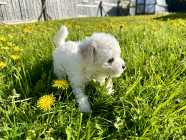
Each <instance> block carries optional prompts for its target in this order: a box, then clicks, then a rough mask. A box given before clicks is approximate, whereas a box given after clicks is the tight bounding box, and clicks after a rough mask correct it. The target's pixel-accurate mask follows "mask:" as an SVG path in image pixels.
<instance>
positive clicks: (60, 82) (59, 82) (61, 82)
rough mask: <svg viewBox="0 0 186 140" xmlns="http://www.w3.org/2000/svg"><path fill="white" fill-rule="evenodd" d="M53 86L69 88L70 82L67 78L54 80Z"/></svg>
mask: <svg viewBox="0 0 186 140" xmlns="http://www.w3.org/2000/svg"><path fill="white" fill-rule="evenodd" d="M52 86H53V87H57V88H58V89H67V88H68V87H69V83H68V82H67V81H66V80H54V81H53V85H52Z"/></svg>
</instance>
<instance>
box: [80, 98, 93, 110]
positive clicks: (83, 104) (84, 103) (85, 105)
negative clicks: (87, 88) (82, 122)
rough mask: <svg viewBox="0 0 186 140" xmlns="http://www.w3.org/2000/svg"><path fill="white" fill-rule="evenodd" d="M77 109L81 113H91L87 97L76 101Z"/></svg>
mask: <svg viewBox="0 0 186 140" xmlns="http://www.w3.org/2000/svg"><path fill="white" fill-rule="evenodd" d="M78 103H79V109H80V111H81V112H92V110H91V107H90V103H89V102H88V97H82V98H80V99H78Z"/></svg>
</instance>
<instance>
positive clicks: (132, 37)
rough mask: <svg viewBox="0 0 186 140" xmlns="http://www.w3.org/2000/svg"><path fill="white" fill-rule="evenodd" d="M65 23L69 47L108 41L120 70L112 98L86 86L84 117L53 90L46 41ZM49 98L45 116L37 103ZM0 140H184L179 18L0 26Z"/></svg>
mask: <svg viewBox="0 0 186 140" xmlns="http://www.w3.org/2000/svg"><path fill="white" fill-rule="evenodd" d="M61 24H65V25H66V26H67V27H68V28H69V31H70V35H69V37H68V39H69V40H81V39H83V38H84V37H85V36H88V35H90V34H91V33H92V32H95V31H97V32H98V31H99V32H100V31H101V32H108V33H111V34H113V35H114V36H115V37H116V38H117V39H118V40H119V43H120V46H121V49H122V57H123V58H124V60H125V61H126V64H127V70H126V71H125V73H123V75H122V76H121V77H120V78H117V79H114V89H115V92H114V94H113V95H112V96H109V95H107V94H106V90H105V87H104V86H100V85H99V84H96V83H95V82H94V81H92V82H90V83H89V84H88V85H87V87H86V94H87V95H89V97H90V102H91V106H92V110H93V112H92V114H82V113H81V112H80V111H79V109H78V107H77V105H76V103H75V98H74V96H73V94H72V91H71V87H70V86H69V87H68V88H63V87H60V85H59V87H58V88H57V87H56V86H55V84H54V82H55V81H54V80H56V77H55V75H54V74H53V67H52V50H53V49H54V45H53V43H52V38H53V35H54V33H55V32H56V31H57V29H58V28H59V27H60V25H61ZM45 95H49V97H55V98H54V100H55V102H54V105H53V106H52V107H51V108H50V109H48V110H42V108H41V107H38V100H39V99H41V97H43V96H44V97H46V96H45ZM0 139H2V140H4V139H5V140H6V139H7V140H8V139H13V140H16V139H17V140H20V139H27V140H35V139H39V140H40V139H45V140H52V139H55V140H57V139H67V140H71V139H73V140H79V139H86V140H88V139H90V140H92V139H93V140H101V139H108V140H113V139H115V140H116V139H119V140H124V139H141V140H144V139H149V140H152V139H154V140H164V139H165V140H166V139H169V140H173V139H174V140H181V139H183V140H184V139H186V14H171V15H166V16H163V17H162V16H136V17H105V18H80V19H69V20H58V21H48V22H38V23H33V24H22V25H0Z"/></svg>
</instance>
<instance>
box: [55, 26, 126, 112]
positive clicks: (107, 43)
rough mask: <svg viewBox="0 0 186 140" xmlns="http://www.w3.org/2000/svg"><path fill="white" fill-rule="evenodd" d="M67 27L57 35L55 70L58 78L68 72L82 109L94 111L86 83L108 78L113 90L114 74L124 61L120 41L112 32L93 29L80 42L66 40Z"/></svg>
mask: <svg viewBox="0 0 186 140" xmlns="http://www.w3.org/2000/svg"><path fill="white" fill-rule="evenodd" d="M67 36H68V30H67V28H66V27H65V26H62V27H61V28H60V30H59V31H58V32H57V33H56V35H55V37H54V43H55V45H56V49H55V50H54V52H53V60H54V73H55V74H56V76H57V77H58V78H59V79H64V78H65V77H66V76H68V79H69V81H70V84H71V86H72V89H73V93H74V95H75V97H76V100H77V102H78V104H79V108H80V111H82V112H91V107H90V104H89V101H88V97H87V96H86V95H85V93H84V89H85V85H86V83H87V82H88V81H89V80H92V79H95V80H97V81H98V82H100V83H101V84H104V83H105V79H106V78H108V79H109V80H108V82H107V85H106V87H107V89H108V93H109V94H110V93H112V91H113V90H112V78H113V77H119V76H120V75H121V74H122V73H123V71H124V69H125V62H124V61H123V59H122V58H121V57H120V53H121V51H120V46H119V43H118V41H117V40H116V39H115V38H114V37H113V36H112V35H110V34H106V33H93V34H92V35H91V36H90V37H87V38H86V39H85V40H83V41H81V42H75V41H65V39H66V38H67Z"/></svg>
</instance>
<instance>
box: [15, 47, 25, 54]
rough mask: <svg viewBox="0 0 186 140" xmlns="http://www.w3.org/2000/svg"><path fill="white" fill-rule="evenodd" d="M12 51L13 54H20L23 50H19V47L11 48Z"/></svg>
mask: <svg viewBox="0 0 186 140" xmlns="http://www.w3.org/2000/svg"><path fill="white" fill-rule="evenodd" d="M13 51H14V52H15V53H20V52H22V51H23V49H21V48H19V47H17V46H16V47H14V48H13Z"/></svg>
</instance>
